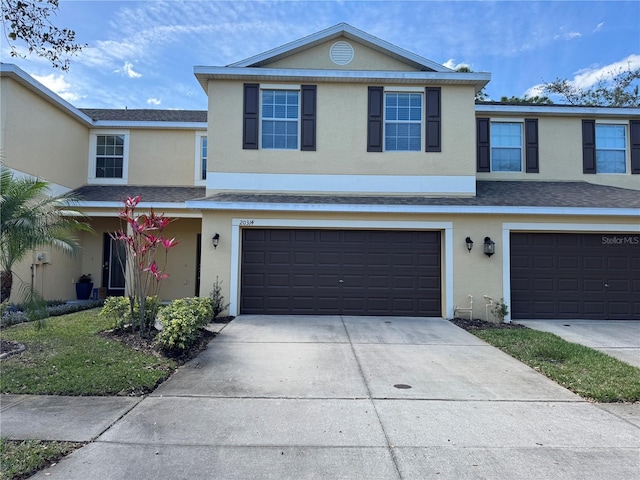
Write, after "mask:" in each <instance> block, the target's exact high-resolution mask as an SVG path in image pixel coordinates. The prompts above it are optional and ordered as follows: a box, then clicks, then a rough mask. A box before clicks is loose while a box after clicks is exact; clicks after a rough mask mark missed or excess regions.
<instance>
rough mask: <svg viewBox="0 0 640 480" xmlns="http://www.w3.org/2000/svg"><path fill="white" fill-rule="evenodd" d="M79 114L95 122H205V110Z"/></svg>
mask: <svg viewBox="0 0 640 480" xmlns="http://www.w3.org/2000/svg"><path fill="white" fill-rule="evenodd" d="M80 111H81V112H83V113H84V114H85V115H87V116H89V117H91V119H93V120H94V121H96V120H115V121H125V122H194V123H203V122H206V121H207V111H206V110H156V109H124V110H120V109H110V108H109V109H107V108H81V109H80Z"/></svg>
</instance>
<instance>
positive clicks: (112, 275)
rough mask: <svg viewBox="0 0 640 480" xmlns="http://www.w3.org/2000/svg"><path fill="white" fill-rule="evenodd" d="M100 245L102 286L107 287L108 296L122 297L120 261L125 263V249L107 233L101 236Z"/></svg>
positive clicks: (122, 286) (122, 278) (122, 282)
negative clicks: (101, 241)
mask: <svg viewBox="0 0 640 480" xmlns="http://www.w3.org/2000/svg"><path fill="white" fill-rule="evenodd" d="M103 238H104V240H103V243H102V286H103V287H107V295H108V296H122V295H124V272H123V271H122V267H121V266H120V260H119V258H120V259H122V262H125V258H126V254H127V252H126V247H125V245H124V244H123V243H122V242H116V241H115V240H114V239H112V238H111V237H110V236H109V234H108V233H105V234H104V236H103Z"/></svg>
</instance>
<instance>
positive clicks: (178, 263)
mask: <svg viewBox="0 0 640 480" xmlns="http://www.w3.org/2000/svg"><path fill="white" fill-rule="evenodd" d="M167 215H168V216H169V217H171V218H175V217H174V216H172V215H171V214H167ZM91 225H92V227H93V229H94V230H95V231H96V235H91V234H88V233H85V234H84V235H83V237H82V241H83V252H82V262H81V265H82V272H81V273H91V275H92V277H93V279H94V287H101V286H103V285H102V252H103V242H104V240H103V238H104V237H103V234H104V233H110V232H114V231H117V230H119V229H120V228H122V227H121V225H120V221H119V220H118V219H117V218H112V217H111V218H110V217H93V218H92V219H91ZM200 226H201V221H200V219H199V218H176V220H174V221H173V222H172V223H171V224H169V226H168V227H167V228H166V229H165V230H164V231H163V235H164V236H165V238H175V239H176V240H177V241H179V242H180V243H179V244H178V245H176V246H175V247H174V248H172V249H171V250H170V251H169V254H168V256H167V263H166V265H165V255H164V250H160V251H159V253H158V255H157V257H156V261H157V263H158V265H159V268H160V269H161V270H163V271H164V272H166V273H168V274H169V277H168V278H166V279H165V280H163V281H162V284H161V286H160V292H159V297H160V298H161V300H173V299H175V298H182V297H193V296H195V295H196V286H195V283H196V268H197V263H196V247H197V235H198V234H199V233H200ZM105 286H106V285H105ZM207 294H208V293H207ZM74 295H75V293H74Z"/></svg>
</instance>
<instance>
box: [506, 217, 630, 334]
mask: <svg viewBox="0 0 640 480" xmlns="http://www.w3.org/2000/svg"><path fill="white" fill-rule="evenodd" d="M512 231H514V232H548V233H554V232H573V233H594V232H597V233H637V232H640V225H637V224H627V223H590V224H580V223H503V224H502V285H503V292H502V296H503V298H511V232H512ZM505 322H507V323H510V322H511V309H509V314H508V315H507V316H506V317H505Z"/></svg>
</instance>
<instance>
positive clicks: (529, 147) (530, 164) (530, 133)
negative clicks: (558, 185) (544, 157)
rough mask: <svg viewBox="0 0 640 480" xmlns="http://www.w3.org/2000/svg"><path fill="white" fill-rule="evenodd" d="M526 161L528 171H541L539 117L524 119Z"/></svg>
mask: <svg viewBox="0 0 640 480" xmlns="http://www.w3.org/2000/svg"><path fill="white" fill-rule="evenodd" d="M524 141H525V163H526V171H527V173H540V165H539V162H538V119H537V118H526V119H525V120H524Z"/></svg>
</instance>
